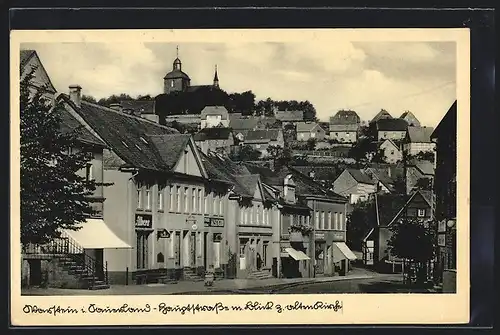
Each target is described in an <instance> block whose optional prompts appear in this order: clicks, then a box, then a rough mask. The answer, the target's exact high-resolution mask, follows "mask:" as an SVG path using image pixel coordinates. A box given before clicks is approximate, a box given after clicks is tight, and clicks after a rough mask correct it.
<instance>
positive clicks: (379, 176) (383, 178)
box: [365, 168, 395, 192]
mask: <svg viewBox="0 0 500 335" xmlns="http://www.w3.org/2000/svg"><path fill="white" fill-rule="evenodd" d="M365 173H366V174H367V175H369V176H370V177H371V178H372V179H376V180H378V181H379V182H381V183H382V184H384V186H385V187H387V188H388V189H389V191H391V192H392V191H394V181H395V180H394V179H393V178H391V177H389V174H388V173H387V169H377V168H368V169H367V170H366V172H365Z"/></svg>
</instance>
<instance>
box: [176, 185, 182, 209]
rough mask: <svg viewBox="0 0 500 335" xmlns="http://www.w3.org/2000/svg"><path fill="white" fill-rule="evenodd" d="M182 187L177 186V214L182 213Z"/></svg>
mask: <svg viewBox="0 0 500 335" xmlns="http://www.w3.org/2000/svg"><path fill="white" fill-rule="evenodd" d="M181 192H182V190H181V187H180V186H177V197H176V199H175V200H176V202H177V212H180V211H181V199H182V198H181Z"/></svg>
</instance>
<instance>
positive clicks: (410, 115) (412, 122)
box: [399, 111, 420, 127]
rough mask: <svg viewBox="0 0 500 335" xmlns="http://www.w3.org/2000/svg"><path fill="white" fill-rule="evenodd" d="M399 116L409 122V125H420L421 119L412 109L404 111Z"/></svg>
mask: <svg viewBox="0 0 500 335" xmlns="http://www.w3.org/2000/svg"><path fill="white" fill-rule="evenodd" d="M399 118H400V119H403V120H405V121H406V122H408V125H410V126H412V127H420V121H419V120H418V119H417V117H416V116H415V115H413V113H412V112H410V111H406V112H404V113H403V114H401V116H400V117H399Z"/></svg>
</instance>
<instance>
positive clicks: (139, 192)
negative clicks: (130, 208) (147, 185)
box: [137, 189, 142, 208]
mask: <svg viewBox="0 0 500 335" xmlns="http://www.w3.org/2000/svg"><path fill="white" fill-rule="evenodd" d="M137 208H142V189H138V190H137Z"/></svg>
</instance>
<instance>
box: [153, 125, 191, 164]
mask: <svg viewBox="0 0 500 335" xmlns="http://www.w3.org/2000/svg"><path fill="white" fill-rule="evenodd" d="M190 137H191V135H189V134H169V135H148V138H149V140H150V141H151V142H152V143H153V144H154V146H155V147H156V150H157V151H158V153H159V155H160V157H161V159H162V161H163V163H164V164H165V165H166V167H167V168H168V169H173V168H174V167H175V165H176V164H177V162H178V161H179V159H180V157H181V155H182V152H183V150H184V149H185V148H186V146H187V144H188V142H189V139H190Z"/></svg>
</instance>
